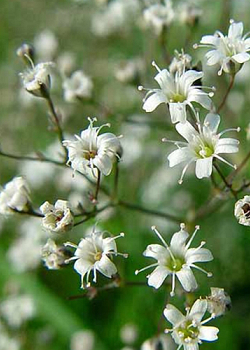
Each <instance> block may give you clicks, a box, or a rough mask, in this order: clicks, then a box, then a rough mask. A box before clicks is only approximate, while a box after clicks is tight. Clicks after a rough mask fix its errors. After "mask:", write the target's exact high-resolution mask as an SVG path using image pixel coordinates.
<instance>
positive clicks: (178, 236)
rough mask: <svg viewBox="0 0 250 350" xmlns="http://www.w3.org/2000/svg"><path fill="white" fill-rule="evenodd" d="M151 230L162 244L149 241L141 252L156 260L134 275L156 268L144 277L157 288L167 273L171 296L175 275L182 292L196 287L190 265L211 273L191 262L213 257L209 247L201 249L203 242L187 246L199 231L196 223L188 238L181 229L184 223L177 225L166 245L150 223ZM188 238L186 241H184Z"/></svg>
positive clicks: (150, 284)
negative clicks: (196, 245)
mask: <svg viewBox="0 0 250 350" xmlns="http://www.w3.org/2000/svg"><path fill="white" fill-rule="evenodd" d="M152 230H153V231H154V232H155V234H156V235H157V236H158V238H159V239H160V240H161V242H162V243H163V246H162V245H160V244H150V245H148V246H147V248H146V250H145V251H144V253H143V255H144V256H146V257H149V258H153V259H156V260H157V262H156V263H154V264H151V265H149V266H146V267H144V268H143V269H141V270H137V271H136V272H135V273H136V274H138V273H139V272H141V271H144V270H147V269H148V268H151V267H156V268H155V270H154V271H153V272H152V273H151V274H150V275H149V276H147V278H148V285H149V286H152V287H154V288H156V289H158V288H160V287H161V285H162V284H163V282H164V280H165V279H166V278H167V277H168V276H169V275H171V276H172V288H171V293H170V295H171V296H173V295H174V294H175V292H174V290H175V279H176V277H177V278H178V280H179V281H180V283H181V285H182V287H183V289H184V290H185V291H187V292H190V291H193V290H195V289H196V288H197V286H198V285H197V282H196V279H195V277H194V274H193V272H192V268H194V269H197V270H200V271H202V272H204V273H206V275H207V276H208V277H210V276H212V274H211V273H210V272H206V271H205V270H203V269H201V268H200V267H198V266H196V265H195V264H194V263H196V262H207V261H211V260H213V256H212V253H211V252H210V250H208V249H205V248H202V247H203V246H204V244H205V242H201V244H200V245H199V246H198V247H197V248H190V245H191V243H192V241H193V239H194V237H195V235H196V232H197V231H198V230H199V226H196V228H195V231H194V233H193V234H192V236H191V237H190V238H189V234H188V232H187V231H185V225H184V224H181V225H180V231H178V232H176V233H174V235H173V237H172V239H171V241H170V245H168V244H167V243H166V241H165V240H164V239H163V237H162V236H161V234H160V233H159V232H158V230H157V229H156V227H155V226H152ZM188 238H189V240H188V242H187V239H188ZM186 242H187V243H186Z"/></svg>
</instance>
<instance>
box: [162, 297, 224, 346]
mask: <svg viewBox="0 0 250 350" xmlns="http://www.w3.org/2000/svg"><path fill="white" fill-rule="evenodd" d="M186 310H187V313H186V315H185V316H184V315H183V314H182V313H181V312H180V311H179V310H178V309H177V308H176V307H175V306H174V305H172V304H167V306H166V308H165V310H164V316H165V317H166V319H167V320H168V321H169V322H170V323H171V324H172V325H173V328H172V329H166V331H165V332H167V333H168V332H171V335H172V337H173V339H174V341H175V342H176V344H178V345H179V346H178V349H181V347H183V348H184V350H199V344H201V343H202V341H203V340H204V341H209V342H210V341H215V340H217V339H218V336H217V334H218V332H219V329H218V328H216V327H212V326H204V324H206V323H207V322H209V321H210V320H211V319H212V318H213V317H209V318H208V319H205V320H203V321H202V318H203V316H204V315H205V313H206V311H207V301H206V300H201V299H198V300H196V301H195V302H194V304H193V306H192V307H191V309H190V308H187V309H186Z"/></svg>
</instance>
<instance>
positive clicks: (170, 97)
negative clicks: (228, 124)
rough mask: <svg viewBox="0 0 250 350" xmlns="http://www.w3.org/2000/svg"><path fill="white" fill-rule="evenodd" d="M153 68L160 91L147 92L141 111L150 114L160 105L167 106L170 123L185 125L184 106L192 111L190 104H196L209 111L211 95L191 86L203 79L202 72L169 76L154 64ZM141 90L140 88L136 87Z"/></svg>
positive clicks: (165, 70) (168, 73) (195, 86)
mask: <svg viewBox="0 0 250 350" xmlns="http://www.w3.org/2000/svg"><path fill="white" fill-rule="evenodd" d="M152 65H153V66H155V67H156V69H157V70H158V74H157V75H156V76H155V78H154V79H155V80H156V81H157V83H158V84H159V85H160V89H147V90H149V91H148V92H147V94H146V96H145V98H144V104H143V109H144V110H145V111H146V112H152V111H154V110H155V108H156V107H158V106H159V104H161V103H166V104H168V105H169V112H170V116H171V121H172V123H177V122H181V123H185V122H186V119H187V113H186V106H187V105H188V106H190V107H191V108H192V109H194V107H193V105H192V103H193V102H197V103H199V104H200V105H201V106H202V107H204V108H206V109H207V110H211V108H212V101H211V99H210V98H209V95H210V96H212V95H213V93H212V92H210V93H206V92H204V91H202V89H201V88H202V87H199V86H197V85H193V84H194V82H195V81H197V80H199V79H201V78H202V77H203V72H197V71H195V70H188V71H186V72H182V73H180V72H176V73H175V75H174V74H171V73H170V72H169V71H168V70H167V69H163V70H161V69H160V68H159V67H158V66H157V65H156V63H155V62H153V63H152ZM138 89H139V90H143V89H144V88H143V87H142V86H139V87H138Z"/></svg>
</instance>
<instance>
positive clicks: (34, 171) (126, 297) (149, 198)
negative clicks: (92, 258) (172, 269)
mask: <svg viewBox="0 0 250 350" xmlns="http://www.w3.org/2000/svg"><path fill="white" fill-rule="evenodd" d="M114 1H115V0H114ZM177 4H178V1H173V6H174V8H175V6H177ZM199 4H200V8H201V10H202V15H201V17H200V19H199V22H198V24H197V25H195V26H194V27H190V26H186V25H184V24H183V23H180V22H179V21H178V20H174V21H173V23H172V25H171V26H170V28H169V29H168V30H167V32H166V34H165V37H164V40H165V44H164V45H165V48H166V49H167V51H168V53H169V55H170V56H173V54H174V50H175V49H177V50H178V51H180V50H181V48H183V47H185V51H186V52H187V53H189V54H190V55H191V56H193V57H194V62H198V61H204V54H205V51H204V50H202V49H201V50H196V51H195V50H193V48H192V45H193V44H194V43H198V42H199V40H200V38H201V36H202V35H205V34H213V33H214V31H215V30H217V29H219V30H221V31H223V32H224V33H226V31H227V28H228V24H229V19H230V18H233V19H234V20H235V21H242V22H243V23H244V32H248V31H249V30H250V22H249V18H250V17H249V15H250V3H249V2H248V1H246V0H245V1H243V0H240V1H239V0H238V1H236V0H235V1H233V0H231V1H229V0H228V1H225V0H221V1H201V2H200V3H199ZM105 6H107V5H105V4H103V5H100V4H99V5H98V3H97V2H95V1H93V0H90V1H85V2H83V1H82V2H80V1H78V2H74V1H73V0H72V1H70V0H50V1H47V0H43V1H41V0H40V1H39V0H32V1H31V0H29V1H22V0H19V1H18V0H11V1H7V0H1V4H0V8H1V17H0V18H1V20H0V48H1V49H0V96H1V97H0V111H1V112H0V113H1V117H0V147H1V149H2V150H4V151H6V152H9V153H13V154H19V155H20V154H23V155H28V154H31V153H32V152H38V151H42V152H46V150H47V151H48V146H50V145H52V144H55V145H56V143H57V138H56V135H55V134H54V133H53V132H50V131H49V130H48V120H47V119H48V118H47V117H48V114H47V106H46V104H45V102H44V101H43V100H42V99H33V100H32V101H26V100H25V97H24V96H23V95H22V93H21V90H22V88H21V83H20V78H19V76H18V73H19V72H22V71H23V69H24V65H23V63H22V61H21V60H20V58H19V57H17V55H16V50H17V48H18V47H19V46H20V45H21V44H22V43H23V42H28V43H30V44H34V40H35V38H37V36H38V35H39V34H40V33H41V32H43V31H44V30H45V29H47V30H50V31H51V32H53V33H54V35H55V38H56V40H57V43H58V46H57V48H56V50H55V52H54V54H53V56H54V57H51V58H50V59H49V60H53V61H55V62H57V63H58V62H59V60H58V58H59V57H61V56H62V54H64V53H65V52H68V53H71V54H73V55H74V64H73V67H74V68H72V71H73V70H77V69H83V70H84V72H85V73H86V74H87V75H89V76H90V77H91V78H92V80H93V83H94V93H93V95H94V96H93V98H92V99H90V100H86V101H83V102H76V103H67V102H65V101H64V100H63V91H62V80H63V78H62V76H61V75H60V72H59V69H57V68H56V69H55V70H54V72H53V77H52V92H51V93H52V98H53V100H54V102H55V105H56V106H57V107H58V108H59V109H60V110H61V111H62V116H63V117H62V118H63V128H64V130H65V133H66V134H67V135H68V134H79V133H80V131H81V130H83V129H84V128H86V127H87V125H88V121H87V117H94V116H96V117H97V118H98V123H97V124H98V125H101V124H102V123H105V122H110V123H111V125H112V126H111V132H114V133H115V134H117V135H119V134H123V139H122V140H121V142H122V144H123V146H124V162H122V163H121V167H120V177H119V199H121V200H125V201H128V202H130V203H137V204H138V205H141V206H143V207H146V208H149V209H151V210H157V211H160V212H163V213H164V212H167V213H171V214H173V215H176V216H178V217H181V218H183V219H184V220H185V221H186V222H187V221H188V220H189V221H190V225H189V227H188V228H189V230H190V232H192V230H193V228H194V225H195V224H199V225H200V227H201V230H200V231H199V233H198V234H197V237H196V239H195V243H194V246H198V245H199V242H200V241H202V240H205V241H206V242H207V248H209V249H210V250H211V251H212V253H213V255H214V260H213V261H212V262H210V263H209V264H208V266H207V267H206V268H207V269H208V270H209V271H212V272H213V277H212V278H210V279H208V278H207V277H206V276H205V275H203V274H201V273H199V272H198V271H197V272H195V275H196V277H197V281H198V283H199V289H198V290H197V292H195V294H194V295H195V296H196V297H199V296H205V295H208V294H209V291H210V290H209V288H210V287H221V288H224V289H225V290H226V291H227V292H228V293H229V295H230V296H231V299H232V310H231V311H230V312H228V313H227V315H226V316H224V317H222V318H220V319H216V320H214V321H213V322H212V324H211V325H215V326H217V327H219V329H220V333H219V340H218V341H217V342H216V343H214V344H208V343H207V344H205V343H204V344H203V345H202V349H204V350H206V349H209V347H210V348H211V349H212V348H213V347H214V348H216V347H217V348H219V349H220V350H226V349H230V350H236V349H237V350H241V349H242V350H243V349H244V350H246V349H249V348H250V336H249V329H250V302H249V301H250V300H249V295H250V278H249V277H250V268H249V266H250V232H249V228H248V227H244V226H240V225H239V224H238V223H237V221H236V219H235V217H234V215H233V210H234V203H235V200H234V199H233V198H231V196H230V194H228V193H226V194H223V198H222V200H220V201H219V202H218V203H219V205H218V207H217V208H216V210H215V211H214V212H211V213H208V214H206V215H204V216H202V217H200V218H199V219H198V222H193V220H192V218H194V217H195V214H196V213H197V211H198V210H199V209H200V208H201V207H202V206H203V205H205V207H206V202H207V200H208V198H210V196H211V195H212V196H213V197H214V196H215V195H217V192H216V191H212V189H211V188H212V187H211V183H210V181H209V179H203V180H198V179H196V178H195V176H194V172H193V169H192V170H190V171H189V172H188V174H187V176H186V177H185V179H184V183H183V184H182V185H181V186H180V185H178V182H177V181H178V179H179V176H180V172H181V168H177V169H175V168H174V169H170V168H169V167H168V164H167V155H168V154H169V153H170V151H171V150H173V148H172V147H171V146H169V145H167V144H163V143H162V142H161V139H162V138H163V137H166V136H168V137H169V138H170V139H174V140H175V139H177V137H178V136H177V135H176V133H175V132H174V130H173V126H172V125H171V124H170V122H169V116H168V115H167V111H166V106H163V105H161V106H160V107H159V108H157V110H156V111H154V112H153V113H149V114H145V113H144V112H143V110H142V97H143V95H142V94H141V93H140V92H139V91H138V90H137V85H139V84H142V85H144V86H148V87H153V86H155V87H156V84H155V82H154V80H153V77H154V75H155V73H156V72H155V69H154V68H153V67H152V66H151V61H152V60H155V61H156V62H157V64H158V65H159V66H160V67H161V68H164V67H166V61H165V60H164V57H163V55H162V48H161V43H160V39H159V37H157V36H156V35H155V34H154V33H153V31H152V30H145V29H142V25H140V23H141V22H140V21H141V19H140V18H141V13H142V8H143V3H142V2H139V8H141V13H140V10H139V12H138V13H137V14H136V16H135V19H134V20H132V21H128V22H129V23H128V24H127V25H126V26H122V27H121V28H119V29H118V30H116V31H115V32H113V33H111V34H110V35H107V36H97V35H95V33H93V29H92V20H93V16H95V14H96V13H97V12H101V11H102V10H103V8H105ZM177 16H178V14H177ZM138 23H139V24H138ZM135 57H140V58H141V60H142V62H143V67H144V68H143V69H142V71H141V72H140V74H139V76H137V77H136V79H135V80H134V81H131V82H129V83H122V82H120V81H118V80H117V79H116V78H115V69H116V67H117V66H118V65H119V64H120V63H121V62H123V61H124V60H127V59H132V58H135ZM37 61H42V59H41V58H39V57H37ZM246 65H248V67H249V65H250V63H249V62H248V63H246ZM204 69H205V85H209V86H210V85H214V86H216V87H217V91H216V94H215V97H214V99H213V100H214V102H215V103H219V102H220V101H221V99H222V96H223V95H224V93H225V90H226V88H227V86H228V77H227V76H226V75H223V76H222V77H218V76H217V71H216V68H214V67H213V68H212V69H209V70H208V69H207V68H206V67H204ZM249 79H250V69H249V68H248V70H247V69H246V70H245V73H244V74H242V75H241V76H240V75H239V77H237V79H236V84H235V87H234V89H233V91H232V92H231V94H230V96H229V100H228V103H227V105H226V106H225V108H224V109H223V111H222V113H221V118H222V123H221V126H220V128H221V130H223V129H224V128H228V127H237V126H240V127H241V130H242V131H241V133H240V136H239V138H240V140H241V147H240V151H239V153H238V154H237V155H236V156H234V158H233V161H234V162H235V163H236V164H237V163H240V161H241V160H242V159H243V158H244V156H245V155H246V153H247V151H248V149H249V141H247V139H246V128H247V126H248V123H249V121H250V120H249V108H250V90H249ZM24 93H25V94H27V95H28V93H26V92H24ZM50 152H51V153H50V154H51V155H52V157H53V158H56V157H57V156H58V151H57V149H56V146H55V150H54V149H53V148H52V150H51V151H50ZM230 159H231V158H230ZM22 163H23V162H21V161H17V160H11V159H8V158H4V157H1V163H0V182H1V185H4V184H5V183H6V182H8V181H10V180H11V179H12V178H13V177H14V176H20V175H22V176H26V177H27V179H28V180H29V179H32V181H31V184H30V187H31V191H32V192H31V197H32V201H33V204H34V207H35V208H38V207H39V206H40V205H41V204H42V203H43V202H44V201H46V200H48V201H50V202H51V203H54V202H55V201H56V200H57V199H58V198H60V199H67V198H69V197H70V195H71V194H72V192H74V194H75V195H76V197H77V198H79V197H81V196H82V197H83V198H84V200H87V192H88V190H89V188H88V186H87V185H86V184H85V182H84V179H83V178H81V177H77V179H75V178H72V173H71V171H70V170H67V171H66V170H64V169H62V168H59V167H56V166H54V165H50V166H49V167H47V168H41V169H40V168H39V166H38V164H37V163H36V162H34V163H32V164H30V165H29V166H28V165H27V162H25V166H24V164H23V165H22ZM49 169H52V170H49ZM222 169H223V171H224V172H225V174H229V172H230V171H231V169H230V168H228V167H226V166H225V167H224V166H222ZM249 172H250V168H249V166H246V167H245V168H244V171H243V172H242V177H239V178H238V179H237V181H238V183H239V184H240V183H241V182H240V181H241V180H242V178H246V179H247V178H249ZM38 175H39V176H38ZM42 176H44V178H45V179H44V181H43V178H42ZM38 177H39V180H37V178H38ZM40 178H41V179H40ZM81 179H82V181H83V183H82V185H81V184H80V182H81ZM217 180H218V181H219V179H217ZM74 181H75V183H74ZM113 181H114V174H111V176H110V177H109V178H105V179H103V184H104V185H105V186H108V187H109V188H112V185H113ZM76 182H77V185H76ZM236 185H237V182H236ZM243 194H245V193H243ZM243 194H242V197H243ZM72 198H73V197H72ZM72 200H73V199H72ZM100 200H101V199H100ZM27 220H29V219H28V218H27V217H24V216H20V217H19V216H13V217H8V218H1V226H2V228H1V237H0V239H1V244H0V249H1V251H0V284H1V298H2V300H5V299H6V298H8V296H9V295H11V294H13V293H14V294H15V293H25V294H29V295H31V296H32V298H33V299H34V302H35V307H36V315H35V317H34V318H33V319H32V320H30V321H28V322H26V323H25V324H23V325H22V327H21V328H20V329H18V330H16V329H12V328H11V327H9V326H8V325H5V327H6V328H7V333H8V334H9V336H10V337H14V338H17V339H18V341H19V342H20V344H22V345H21V349H22V350H31V349H32V350H43V349H50V350H67V349H70V340H71V337H72V335H73V334H74V333H75V332H77V331H79V330H92V331H93V333H94V336H95V345H94V349H96V350H102V349H103V350H105V349H111V350H113V349H114V350H116V349H122V348H123V347H124V346H125V344H124V342H123V341H122V339H121V338H120V331H121V329H122V327H123V326H124V325H125V324H128V323H129V324H134V325H136V326H137V328H138V338H137V340H136V341H135V344H134V345H133V347H134V348H135V349H139V348H140V345H141V344H142V343H143V341H144V340H146V339H148V338H150V337H153V336H155V335H156V334H157V333H158V332H159V331H163V330H164V328H166V327H169V324H167V322H166V320H164V319H163V318H162V311H163V309H164V306H165V304H166V294H167V291H166V289H165V288H164V287H162V288H160V289H159V290H157V291H156V290H154V289H153V288H150V287H148V286H146V285H145V286H129V287H121V288H117V289H112V290H108V291H103V292H100V294H98V296H97V297H96V298H94V299H93V300H88V299H87V298H86V297H82V298H77V299H73V300H70V299H69V298H70V297H72V296H76V295H79V294H82V293H83V291H82V290H80V276H79V275H78V274H77V273H76V272H75V271H74V270H73V267H72V265H70V266H68V267H67V268H65V269H62V270H59V271H49V270H47V269H46V268H45V267H44V266H43V264H42V263H37V262H36V263H34V268H32V264H31V265H30V266H29V267H28V268H27V269H26V268H24V270H25V271H18V268H17V267H16V265H15V263H13V258H12V259H11V258H10V256H11V254H10V253H9V252H10V250H11V248H12V247H13V246H14V245H15V247H16V250H15V251H14V253H13V254H15V252H16V251H20V250H21V249H22V250H23V252H22V253H23V257H22V256H21V257H20V259H21V261H22V259H26V258H27V257H28V256H29V255H30V254H31V250H30V249H32V247H31V246H30V248H29V246H27V247H26V248H25V247H23V246H22V244H21V240H22V237H23V236H24V235H25V230H27V227H26V226H25V225H24V222H26V221H27ZM37 221H38V226H35V224H33V223H30V226H29V227H30V231H31V233H30V234H31V235H32V234H33V235H34V236H35V235H36V234H40V233H38V231H39V230H41V229H40V228H39V219H37ZM94 223H95V219H91V220H89V221H88V222H86V223H84V224H83V225H80V226H78V227H76V228H75V229H74V230H73V231H72V232H70V233H68V234H67V235H66V236H65V237H59V238H58V237H56V238H57V239H58V241H59V242H65V241H67V240H70V241H72V242H74V243H77V242H78V241H79V239H80V238H81V237H83V236H84V234H85V232H86V231H87V230H88V229H89V228H90V227H92V225H93V224H94ZM32 225H33V226H32ZM99 225H100V227H102V228H103V229H105V230H108V231H110V232H111V233H112V234H114V235H117V234H119V232H125V234H126V236H125V238H124V239H121V240H119V241H118V242H117V244H118V247H119V251H120V252H127V253H128V254H129V258H128V259H127V260H125V259H122V258H119V257H117V258H116V264H117V266H118V271H119V272H120V274H121V276H122V278H124V279H126V280H127V281H134V282H136V281H141V282H146V276H145V274H144V273H142V274H140V275H138V276H135V275H134V271H135V270H136V269H139V268H141V267H143V266H146V265H147V264H149V263H150V261H149V260H147V259H145V258H144V257H143V256H142V252H143V251H144V249H145V248H146V246H147V244H150V243H159V242H158V241H157V237H156V236H154V234H153V233H152V231H151V229H150V227H151V226H152V225H157V227H158V228H159V230H160V232H161V233H162V234H163V235H164V237H166V240H167V241H169V239H170V237H171V235H172V233H173V232H176V231H178V224H177V223H173V222H171V221H169V220H166V219H164V218H159V217H157V216H154V215H150V214H147V213H141V212H139V211H134V210H129V209H127V208H124V207H121V206H119V207H117V208H115V209H114V210H112V211H110V212H108V213H107V214H106V215H103V216H102V217H100V218H99ZM32 227H33V228H32ZM20 230H21V233H20ZM25 249H26V250H25ZM21 270H22V269H21ZM98 281H100V283H105V282H106V280H105V279H104V278H102V277H101V276H100V278H99V279H98ZM17 291H18V292H17ZM177 294H178V293H177ZM168 301H170V300H169V298H168ZM171 302H173V303H175V304H176V305H178V306H179V307H180V308H183V303H184V297H183V295H181V293H179V295H177V296H176V297H174V298H173V300H171ZM0 318H1V314H0ZM2 321H3V322H4V320H2ZM0 343H1V341H0ZM176 348H177V346H176ZM3 349H4V347H3ZM79 349H84V347H82V348H79ZM72 350H75V349H72Z"/></svg>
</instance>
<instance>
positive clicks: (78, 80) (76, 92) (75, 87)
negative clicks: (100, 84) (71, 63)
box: [63, 70, 93, 102]
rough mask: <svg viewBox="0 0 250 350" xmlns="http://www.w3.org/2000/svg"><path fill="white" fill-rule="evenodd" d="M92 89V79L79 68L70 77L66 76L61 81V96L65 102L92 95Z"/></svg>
mask: <svg viewBox="0 0 250 350" xmlns="http://www.w3.org/2000/svg"><path fill="white" fill-rule="evenodd" d="M92 90H93V82H92V80H91V79H90V78H89V77H88V76H87V75H86V74H85V73H84V72H83V71H81V70H77V71H75V72H74V73H73V74H72V75H71V77H70V78H66V79H65V80H64V82H63V96H64V99H65V101H67V102H75V101H77V99H82V98H89V97H91V95H92Z"/></svg>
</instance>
